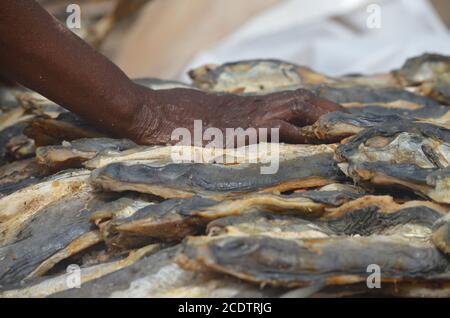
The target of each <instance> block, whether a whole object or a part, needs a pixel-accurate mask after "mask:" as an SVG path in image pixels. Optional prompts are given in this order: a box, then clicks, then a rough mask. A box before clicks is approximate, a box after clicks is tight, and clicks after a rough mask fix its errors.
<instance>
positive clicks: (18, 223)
mask: <svg viewBox="0 0 450 318" xmlns="http://www.w3.org/2000/svg"><path fill="white" fill-rule="evenodd" d="M88 178H89V171H87V170H78V171H69V172H65V173H63V174H57V175H54V176H51V177H49V178H48V179H46V180H43V181H41V182H39V183H37V184H34V185H31V186H28V187H25V188H23V189H21V190H19V191H16V192H14V193H11V194H9V195H7V196H5V197H3V198H1V199H0V246H5V245H8V244H12V243H14V242H16V241H17V240H18V238H17V235H18V234H19V233H21V231H22V230H23V227H24V226H25V225H26V221H27V220H29V219H30V218H32V217H33V216H34V215H35V214H36V213H38V212H39V211H40V210H41V209H42V208H44V207H45V206H47V205H48V204H51V203H52V202H55V201H58V200H60V199H61V198H63V197H65V196H67V195H70V196H76V195H77V194H78V193H80V192H82V191H85V190H86V189H90V185H89V183H88Z"/></svg>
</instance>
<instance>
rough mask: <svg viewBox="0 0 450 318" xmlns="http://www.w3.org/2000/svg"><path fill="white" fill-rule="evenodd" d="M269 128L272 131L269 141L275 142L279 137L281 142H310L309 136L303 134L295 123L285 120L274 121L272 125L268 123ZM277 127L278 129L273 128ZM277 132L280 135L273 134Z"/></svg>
mask: <svg viewBox="0 0 450 318" xmlns="http://www.w3.org/2000/svg"><path fill="white" fill-rule="evenodd" d="M266 128H267V130H268V132H269V133H270V138H269V140H268V141H271V142H275V141H276V140H277V139H278V141H279V142H285V143H290V144H307V143H309V138H308V136H306V135H304V134H302V133H301V132H300V129H299V128H298V127H296V126H295V125H292V124H290V123H288V122H285V121H283V120H276V121H273V122H272V123H271V124H270V125H267V127H266ZM273 129H277V130H275V131H274V130H273ZM274 133H277V134H278V136H277V137H276V136H274V135H273V134H274Z"/></svg>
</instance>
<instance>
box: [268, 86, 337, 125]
mask: <svg viewBox="0 0 450 318" xmlns="http://www.w3.org/2000/svg"><path fill="white" fill-rule="evenodd" d="M267 105H268V116H269V117H271V118H277V119H280V120H283V121H287V122H289V123H291V124H294V125H296V126H304V125H310V124H312V123H314V122H316V121H317V120H318V119H319V118H320V116H322V115H324V114H326V113H329V112H334V111H343V112H346V110H345V109H344V108H343V107H342V106H341V105H339V104H336V103H334V102H332V101H329V100H326V99H323V98H320V97H317V96H316V95H314V94H313V93H311V92H310V91H308V90H305V89H298V90H295V91H291V92H281V93H276V94H271V95H270V96H268V98H267Z"/></svg>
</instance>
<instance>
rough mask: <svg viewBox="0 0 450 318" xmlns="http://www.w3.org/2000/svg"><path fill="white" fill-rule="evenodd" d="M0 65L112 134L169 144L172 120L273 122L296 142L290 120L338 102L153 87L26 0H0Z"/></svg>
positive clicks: (186, 123)
mask: <svg viewBox="0 0 450 318" xmlns="http://www.w3.org/2000/svg"><path fill="white" fill-rule="evenodd" d="M0 48H1V49H0V70H1V73H2V74H3V75H5V76H7V77H8V78H11V79H14V80H16V81H17V82H19V83H21V84H23V85H24V86H26V87H29V88H31V89H33V90H35V91H37V92H39V93H41V94H42V95H44V96H46V97H47V98H49V99H50V100H52V101H54V102H56V103H58V104H60V105H62V106H64V107H65V108H67V109H69V110H70V111H73V112H75V113H77V114H79V115H80V116H82V117H83V118H85V119H86V120H87V121H89V122H91V123H92V124H93V125H95V126H97V127H100V128H101V129H103V130H105V131H108V132H109V133H111V134H113V135H114V136H117V137H127V138H130V139H132V140H134V141H136V142H138V143H140V144H166V143H170V142H171V141H170V137H171V134H172V131H173V130H174V129H175V128H178V127H185V128H188V129H191V130H192V129H193V122H194V120H197V119H201V120H202V121H203V126H204V128H206V127H217V128H220V129H223V130H225V128H227V127H229V128H237V127H242V128H248V127H254V128H260V127H265V128H280V140H281V141H285V142H292V143H296V142H301V141H302V140H301V137H300V136H298V132H297V131H298V130H297V127H298V126H302V125H306V124H311V123H313V122H314V121H316V120H317V119H318V118H319V117H320V116H321V115H322V114H324V113H326V112H330V111H338V110H340V111H342V108H341V106H339V105H337V104H335V103H332V102H330V101H327V100H324V99H320V98H318V97H315V96H314V95H312V94H310V93H309V92H307V91H305V90H297V91H293V92H282V93H275V94H270V95H266V96H261V97H245V96H237V95H231V94H229V95H221V96H219V95H215V94H207V93H203V92H200V91H195V90H190V89H171V90H163V91H155V90H151V89H148V88H145V87H143V86H140V85H137V84H135V83H133V82H132V81H131V80H130V79H129V78H128V77H127V76H126V75H125V74H124V73H123V72H122V71H121V70H120V69H119V68H118V67H116V66H115V65H114V64H113V63H112V62H110V61H109V60H108V59H107V58H105V57H104V56H102V55H101V54H99V53H98V52H96V51H95V50H94V49H92V48H91V47H90V46H89V45H88V44H86V43H85V42H84V41H82V40H81V39H79V38H78V37H77V36H76V35H74V34H73V33H72V32H71V31H69V30H68V29H66V28H65V26H64V25H63V24H61V23H60V22H58V21H57V20H56V19H55V18H54V17H52V16H51V15H50V14H49V13H47V11H45V10H44V9H43V8H42V7H41V6H40V5H39V4H38V3H36V2H35V1H32V0H2V1H0Z"/></svg>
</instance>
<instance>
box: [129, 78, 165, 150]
mask: <svg viewBox="0 0 450 318" xmlns="http://www.w3.org/2000/svg"><path fill="white" fill-rule="evenodd" d="M133 85H134V86H135V87H134V89H133V97H132V98H131V99H130V104H129V105H127V106H126V112H127V114H126V115H125V117H126V120H125V122H126V127H125V128H124V133H125V135H126V136H127V137H128V138H129V139H131V140H133V141H135V142H137V143H149V142H152V141H153V140H156V135H157V132H158V130H159V129H160V117H161V116H160V110H158V109H159V107H158V102H157V95H158V94H157V92H156V91H155V90H152V89H149V88H146V87H142V86H140V85H138V84H134V83H133Z"/></svg>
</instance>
